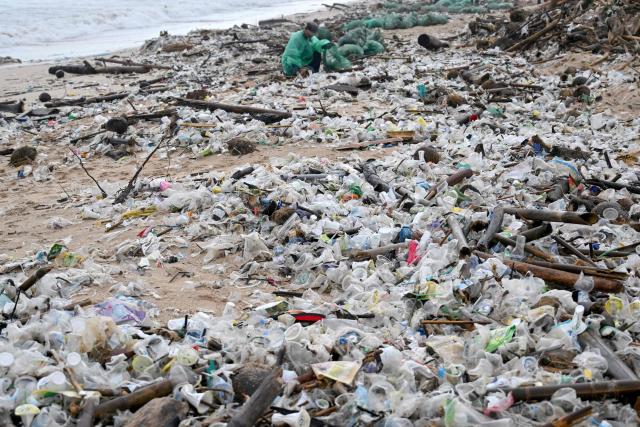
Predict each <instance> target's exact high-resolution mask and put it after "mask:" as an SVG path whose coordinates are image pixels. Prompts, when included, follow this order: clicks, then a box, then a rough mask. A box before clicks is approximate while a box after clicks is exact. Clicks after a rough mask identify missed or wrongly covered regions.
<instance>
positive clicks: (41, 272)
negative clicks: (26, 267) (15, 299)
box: [18, 266, 53, 292]
mask: <svg viewBox="0 0 640 427" xmlns="http://www.w3.org/2000/svg"><path fill="white" fill-rule="evenodd" d="M51 270H53V267H52V266H47V267H42V268H39V269H38V270H36V272H35V273H33V274H32V275H31V276H29V277H27V279H26V280H25V281H24V282H22V283H21V284H20V286H18V290H19V291H20V292H26V291H28V290H29V289H30V288H31V287H32V286H33V285H35V284H36V282H37V281H38V280H40V279H42V278H43V277H44V276H46V275H47V273H49V272H50V271H51Z"/></svg>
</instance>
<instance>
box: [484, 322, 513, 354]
mask: <svg viewBox="0 0 640 427" xmlns="http://www.w3.org/2000/svg"><path fill="white" fill-rule="evenodd" d="M515 334H516V325H511V326H507V327H506V328H498V329H494V330H493V331H491V338H490V339H489V342H488V343H487V346H486V347H485V351H488V352H489V353H493V352H494V351H496V350H497V349H499V348H500V347H502V346H503V345H505V344H507V343H509V342H511V340H513V337H514V335H515Z"/></svg>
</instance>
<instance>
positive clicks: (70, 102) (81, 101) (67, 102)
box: [44, 93, 129, 108]
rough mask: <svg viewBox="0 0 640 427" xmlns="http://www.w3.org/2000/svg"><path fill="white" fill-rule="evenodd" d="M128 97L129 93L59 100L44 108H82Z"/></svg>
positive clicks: (48, 103) (47, 104) (49, 103)
mask: <svg viewBox="0 0 640 427" xmlns="http://www.w3.org/2000/svg"><path fill="white" fill-rule="evenodd" d="M127 96H129V94H128V93H114V94H111V95H104V96H94V97H92V98H85V97H81V98H75V99H57V100H55V101H51V102H47V103H46V104H44V106H45V107H47V108H56V107H69V106H82V105H87V104H95V103H98V102H110V101H116V100H118V99H124V98H126V97H127Z"/></svg>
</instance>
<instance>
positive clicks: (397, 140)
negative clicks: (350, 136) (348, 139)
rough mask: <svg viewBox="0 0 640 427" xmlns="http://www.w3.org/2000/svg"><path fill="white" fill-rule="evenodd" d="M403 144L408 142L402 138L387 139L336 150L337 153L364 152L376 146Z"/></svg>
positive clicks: (346, 146)
mask: <svg viewBox="0 0 640 427" xmlns="http://www.w3.org/2000/svg"><path fill="white" fill-rule="evenodd" d="M403 142H406V141H405V140H404V139H402V138H386V139H379V140H376V141H369V142H363V143H360V144H352V145H345V146H342V147H336V148H335V150H336V151H349V150H364V149H366V148H369V147H373V146H376V145H398V144H402V143H403Z"/></svg>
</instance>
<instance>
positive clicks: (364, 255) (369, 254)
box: [349, 241, 409, 261]
mask: <svg viewBox="0 0 640 427" xmlns="http://www.w3.org/2000/svg"><path fill="white" fill-rule="evenodd" d="M408 245H409V241H405V242H402V243H394V244H391V245H387V246H381V247H379V248H375V249H369V250H366V251H357V252H354V253H353V254H351V256H350V257H349V258H351V259H354V260H356V261H365V260H368V259H373V258H375V257H377V256H378V255H384V254H386V253H389V252H391V251H395V250H397V249H401V248H406V247H407V246H408Z"/></svg>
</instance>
